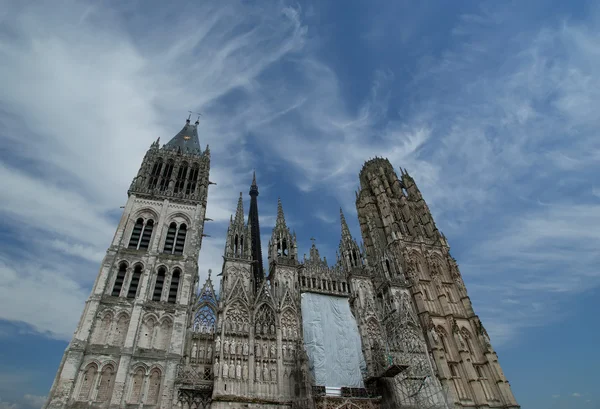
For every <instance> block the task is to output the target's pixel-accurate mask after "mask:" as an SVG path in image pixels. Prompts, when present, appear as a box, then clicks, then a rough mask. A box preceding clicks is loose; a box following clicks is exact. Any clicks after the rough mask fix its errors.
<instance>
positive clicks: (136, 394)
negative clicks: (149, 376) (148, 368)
mask: <svg viewBox="0 0 600 409" xmlns="http://www.w3.org/2000/svg"><path fill="white" fill-rule="evenodd" d="M144 372H145V371H144V369H143V368H138V369H137V370H136V371H135V374H134V375H133V378H132V384H131V392H130V394H129V403H140V401H141V400H142V389H143V387H144V377H145V376H144V375H145V373H144Z"/></svg>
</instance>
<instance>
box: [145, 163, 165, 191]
mask: <svg viewBox="0 0 600 409" xmlns="http://www.w3.org/2000/svg"><path fill="white" fill-rule="evenodd" d="M162 165H163V162H162V159H161V158H158V159H157V160H156V162H154V166H152V172H151V173H150V180H149V181H148V188H149V189H154V188H156V185H157V183H158V179H159V177H160V171H161V170H162Z"/></svg>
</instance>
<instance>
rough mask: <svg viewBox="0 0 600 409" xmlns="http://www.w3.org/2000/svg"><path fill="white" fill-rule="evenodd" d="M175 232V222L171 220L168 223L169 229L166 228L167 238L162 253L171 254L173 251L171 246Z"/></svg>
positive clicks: (173, 243) (173, 242)
mask: <svg viewBox="0 0 600 409" xmlns="http://www.w3.org/2000/svg"><path fill="white" fill-rule="evenodd" d="M175 234H177V223H175V222H173V223H171V224H170V225H169V230H167V238H166V240H165V248H164V250H163V253H167V254H171V253H172V252H173V246H174V245H175Z"/></svg>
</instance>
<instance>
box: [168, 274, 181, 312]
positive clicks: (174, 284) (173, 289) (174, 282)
mask: <svg viewBox="0 0 600 409" xmlns="http://www.w3.org/2000/svg"><path fill="white" fill-rule="evenodd" d="M180 275H181V271H180V270H179V269H175V271H173V276H172V277H171V286H170V287H169V298H168V302H169V303H171V304H175V302H176V301H177V291H178V290H179V276H180Z"/></svg>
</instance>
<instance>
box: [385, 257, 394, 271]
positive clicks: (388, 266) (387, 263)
mask: <svg viewBox="0 0 600 409" xmlns="http://www.w3.org/2000/svg"><path fill="white" fill-rule="evenodd" d="M385 267H386V269H387V272H388V274H389V275H392V266H391V265H390V261H389V260H388V259H387V258H386V259H385Z"/></svg>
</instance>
